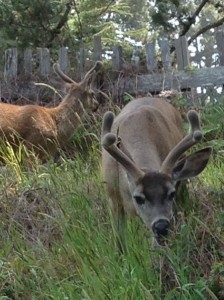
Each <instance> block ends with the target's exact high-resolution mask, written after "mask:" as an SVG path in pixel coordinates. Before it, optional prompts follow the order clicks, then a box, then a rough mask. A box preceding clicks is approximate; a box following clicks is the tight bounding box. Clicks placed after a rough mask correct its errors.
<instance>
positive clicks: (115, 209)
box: [101, 97, 212, 252]
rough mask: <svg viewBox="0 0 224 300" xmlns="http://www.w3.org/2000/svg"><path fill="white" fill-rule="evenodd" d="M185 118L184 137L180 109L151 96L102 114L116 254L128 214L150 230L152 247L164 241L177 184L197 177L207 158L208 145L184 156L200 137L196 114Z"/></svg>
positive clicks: (105, 173)
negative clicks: (187, 124)
mask: <svg viewBox="0 0 224 300" xmlns="http://www.w3.org/2000/svg"><path fill="white" fill-rule="evenodd" d="M187 118H188V122H189V125H190V129H191V130H190V132H189V133H188V134H187V135H185V134H184V129H183V121H182V118H181V115H180V113H179V111H178V110H176V108H174V107H173V106H172V105H171V104H170V103H168V102H167V101H166V100H165V99H162V98H153V97H143V98H138V99H134V100H132V101H130V102H129V103H128V104H127V105H126V106H125V107H124V108H123V109H122V110H121V111H120V113H119V114H118V115H117V116H116V117H115V115H114V113H113V112H111V111H107V112H106V113H105V114H104V117H103V122H102V134H101V144H102V175H103V180H104V183H105V188H106V192H107V195H108V198H109V206H110V209H111V211H112V215H113V220H114V225H115V229H116V236H117V246H118V248H119V250H120V251H121V252H123V250H124V249H125V247H126V246H125V242H124V241H125V234H124V228H125V223H126V215H127V214H128V215H130V216H136V215H137V216H139V217H140V218H141V219H142V221H143V223H144V224H145V226H146V227H147V228H149V230H150V231H151V232H152V237H153V238H152V247H153V248H154V247H157V246H158V247H160V246H163V245H164V243H165V244H166V241H167V238H168V233H169V231H170V227H171V226H170V224H171V220H172V219H173V215H174V213H173V206H174V205H173V203H174V202H175V201H176V200H175V198H176V197H175V196H176V194H177V190H178V186H179V184H180V183H181V182H186V180H188V179H190V178H193V177H195V176H197V175H199V174H200V173H201V172H202V171H203V170H204V169H205V167H206V165H207V163H208V161H209V158H210V156H211V153H212V148H211V147H205V148H203V149H200V150H198V151H195V152H193V153H191V154H190V155H187V156H186V155H185V152H186V151H187V150H189V149H191V148H192V146H194V145H195V144H197V143H199V142H200V141H201V139H202V137H203V134H202V131H201V128H200V119H199V115H198V113H197V112H196V111H195V110H189V111H188V113H187Z"/></svg>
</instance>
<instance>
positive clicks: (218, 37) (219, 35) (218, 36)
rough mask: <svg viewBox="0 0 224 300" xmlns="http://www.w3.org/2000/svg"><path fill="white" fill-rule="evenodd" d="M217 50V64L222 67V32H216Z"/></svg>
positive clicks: (223, 61)
mask: <svg viewBox="0 0 224 300" xmlns="http://www.w3.org/2000/svg"><path fill="white" fill-rule="evenodd" d="M216 42H217V49H218V52H219V64H220V66H224V30H218V31H217V32H216Z"/></svg>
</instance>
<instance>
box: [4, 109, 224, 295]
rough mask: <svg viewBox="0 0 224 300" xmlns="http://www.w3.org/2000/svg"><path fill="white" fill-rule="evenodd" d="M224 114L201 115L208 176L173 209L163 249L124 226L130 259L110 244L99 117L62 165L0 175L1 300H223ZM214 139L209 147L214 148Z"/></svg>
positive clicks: (136, 224) (13, 164) (134, 224)
mask: <svg viewBox="0 0 224 300" xmlns="http://www.w3.org/2000/svg"><path fill="white" fill-rule="evenodd" d="M223 111H224V108H221V107H219V108H216V107H210V108H209V109H205V110H204V112H203V115H202V120H203V122H204V124H203V125H204V127H203V128H205V137H206V138H207V141H206V140H204V144H205V145H213V147H214V155H213V158H212V160H211V161H210V163H209V166H208V168H207V169H206V170H205V171H204V172H203V173H202V174H201V175H200V176H199V178H197V179H194V180H193V181H192V182H190V183H188V193H186V191H183V193H182V195H183V197H182V200H183V201H182V202H181V203H177V213H176V219H175V222H174V224H173V228H174V231H173V232H172V234H171V235H170V240H169V246H167V248H165V249H160V250H157V251H152V250H150V244H151V242H150V233H149V232H148V230H147V229H146V228H144V227H143V226H142V222H141V221H140V220H138V219H135V220H129V221H128V228H127V253H126V254H124V255H121V256H118V255H117V252H116V251H115V236H114V232H113V230H112V222H111V216H110V212H109V209H108V206H107V201H106V195H105V193H104V189H103V183H102V178H101V175H100V163H99V162H100V147H99V140H98V137H99V134H100V123H101V117H100V115H99V116H96V123H94V126H93V124H92V125H91V131H90V130H89V127H88V129H86V127H80V128H79V130H78V131H77V132H76V134H75V135H74V137H73V140H72V142H71V146H69V149H70V151H71V152H72V153H73V151H74V150H73V147H74V146H75V148H76V145H79V149H78V148H76V149H77V150H79V152H78V153H77V151H76V155H75V159H73V155H72V154H71V153H70V155H65V156H64V158H63V159H62V162H61V164H60V165H55V164H54V163H52V162H49V163H47V164H45V165H42V166H39V165H36V164H35V161H34V165H33V168H32V170H24V169H23V168H22V166H20V165H19V163H18V160H14V157H12V158H11V160H10V162H9V164H8V165H7V166H1V172H0V236H1V240H0V241H1V248H0V299H94V300H95V299H97V300H98V299H122V300H123V299H128V300H129V299H155V300H156V299H166V300H169V299H170V300H171V299H172V300H173V299H189V300H191V299H193V300H194V299H195V300H200V299H202V300H204V299H212V300H213V299H224V267H223V260H224V251H223V249H224V235H223V228H224V202H223V195H224V179H223V172H224V157H223V132H222V128H223V123H222V122H220V124H219V127H217V122H216V120H218V118H219V120H221V118H222V116H223ZM211 139H213V141H211Z"/></svg>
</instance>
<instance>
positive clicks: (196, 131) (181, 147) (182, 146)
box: [160, 110, 202, 174]
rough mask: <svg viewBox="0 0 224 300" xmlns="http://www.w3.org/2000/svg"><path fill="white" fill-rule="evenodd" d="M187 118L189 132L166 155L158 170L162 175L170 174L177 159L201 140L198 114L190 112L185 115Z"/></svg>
mask: <svg viewBox="0 0 224 300" xmlns="http://www.w3.org/2000/svg"><path fill="white" fill-rule="evenodd" d="M187 118H188V121H189V123H190V126H191V132H190V133H189V134H188V135H186V136H185V137H184V138H183V139H182V140H181V141H180V142H179V143H178V144H177V145H176V146H175V147H174V148H173V149H172V150H171V151H170V153H169V154H168V155H167V157H166V159H165V160H164V162H163V163H162V166H161V168H160V172H162V173H166V174H171V172H172V168H173V167H174V165H175V163H176V161H177V160H178V158H179V157H180V156H181V155H182V154H183V153H184V152H186V151H187V150H188V149H190V148H191V147H192V146H193V145H195V144H197V143H198V142H199V141H200V140H201V139H202V132H201V129H200V121H199V116H198V113H197V112H196V111H195V110H190V111H189V112H188V114H187Z"/></svg>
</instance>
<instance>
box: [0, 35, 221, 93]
mask: <svg viewBox="0 0 224 300" xmlns="http://www.w3.org/2000/svg"><path fill="white" fill-rule="evenodd" d="M214 37H215V39H216V45H217V47H216V48H215V47H213V48H214V49H209V51H208V52H209V54H211V55H210V56H211V57H209V58H205V57H204V52H203V56H202V55H201V56H200V55H198V54H196V55H195V56H194V57H192V56H190V53H189V49H188V44H187V39H186V37H185V36H183V37H180V38H179V39H177V40H176V41H175V42H174V46H175V53H174V54H175V55H173V54H172V55H171V53H170V45H169V43H168V40H167V39H166V38H160V39H159V40H158V44H156V43H155V42H151V43H148V44H146V45H145V48H144V51H143V47H139V46H134V47H133V53H132V57H130V61H129V62H130V68H129V67H128V62H127V58H125V63H124V59H123V49H122V47H121V46H120V45H114V46H113V47H112V52H110V51H108V52H105V50H104V49H103V45H102V41H101V38H100V36H95V37H94V39H93V47H92V49H90V50H88V51H87V49H85V48H84V47H83V48H81V49H80V50H79V51H78V52H76V53H73V52H72V49H68V48H67V47H62V48H60V49H59V50H58V59H56V60H58V62H59V64H60V67H61V69H62V71H63V72H65V73H68V72H70V73H71V69H72V71H75V72H76V74H74V78H77V77H78V78H82V77H83V75H84V74H85V72H86V71H87V70H88V68H89V67H90V66H91V65H92V64H93V63H94V61H96V60H103V59H104V60H108V59H111V65H112V67H111V71H110V72H114V74H115V76H114V75H113V76H112V78H115V79H113V80H112V81H111V82H110V83H107V82H105V84H104V86H106V89H107V90H108V91H109V92H111V89H114V88H115V87H116V89H117V91H116V95H120V94H121V93H124V92H128V93H134V94H147V93H148V92H151V93H157V92H161V91H162V90H167V89H178V90H182V89H188V90H189V89H195V90H196V89H197V88H198V87H202V89H204V88H209V89H210V90H212V88H214V87H216V86H223V85H224V30H218V31H217V32H216V33H215V34H214ZM157 45H158V46H159V48H158V47H157ZM196 45H197V44H196ZM143 52H144V53H145V57H143ZM111 53H112V54H111ZM215 56H216V58H214V57H215ZM20 57H21V56H20ZM200 57H201V58H200ZM157 58H158V60H157ZM196 58H197V61H196V63H195V64H194V65H192V63H191V61H194V60H195V59H196ZM74 59H75V63H73V64H72V63H71V61H73V62H74ZM142 59H143V61H142ZM198 59H201V61H200V63H199V62H198ZM23 60H24V61H23V63H22V64H21V62H20V63H19V66H20V68H21V66H22V69H20V70H19V71H20V72H19V76H24V78H25V79H26V80H28V81H29V79H30V78H32V73H33V72H34V70H35V76H37V75H39V76H40V81H45V80H46V82H48V80H49V79H51V78H52V74H53V69H52V64H53V61H55V58H54V59H51V54H50V51H49V49H47V48H40V49H38V51H37V53H35V50H31V49H27V50H25V51H24V54H23ZM203 64H204V66H211V67H203V68H198V67H199V66H200V65H201V66H203ZM37 66H39V68H38V70H37V68H36V67H37ZM70 66H71V69H70ZM195 66H196V67H195ZM21 70H22V72H21ZM142 70H143V71H142ZM37 71H39V74H37ZM120 72H123V74H122V76H118V73H120ZM129 72H130V76H129ZM17 76H18V50H17V49H16V48H12V49H7V50H6V51H5V65H4V76H1V78H4V82H2V83H1V86H3V90H4V85H9V84H10V82H12V88H13V82H15V79H16V78H17ZM71 76H73V75H72V74H71ZM116 76H117V78H119V79H118V80H117V81H116ZM18 82H19V80H18ZM18 85H19V83H18V84H17V90H18ZM28 86H29V85H28ZM23 88H24V85H23ZM119 89H120V90H121V92H120V91H119ZM8 90H9V89H8ZM2 93H4V92H3V91H2ZM112 94H115V93H112Z"/></svg>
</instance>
